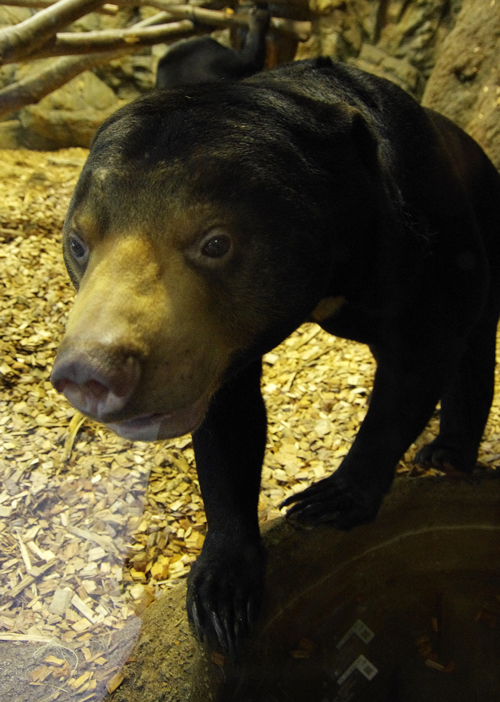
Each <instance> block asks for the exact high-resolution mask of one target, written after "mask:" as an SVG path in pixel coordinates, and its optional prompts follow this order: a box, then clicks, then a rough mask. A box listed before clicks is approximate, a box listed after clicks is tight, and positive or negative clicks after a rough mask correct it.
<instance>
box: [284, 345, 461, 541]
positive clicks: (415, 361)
mask: <svg viewBox="0 0 500 702" xmlns="http://www.w3.org/2000/svg"><path fill="white" fill-rule="evenodd" d="M457 346H459V345H457ZM375 351H376V358H377V364H378V365H377V372H376V374H375V381H374V385H373V392H372V396H371V400H370V406H369V408H368V412H367V414H366V417H365V419H364V421H363V423H362V425H361V428H360V430H359V432H358V435H357V436H356V439H355V441H354V443H353V445H352V447H351V450H350V451H349V453H348V455H347V456H346V458H345V459H344V461H343V462H342V463H341V465H340V466H339V468H338V469H337V470H336V471H335V473H333V475H331V476H329V477H328V478H325V479H324V480H321V481H320V482H318V483H315V484H313V485H311V486H310V487H308V488H306V489H305V490H304V491H303V492H299V493H297V494H295V495H292V496H291V497H289V498H288V499H286V500H285V501H284V502H283V505H282V506H289V505H292V506H291V508H290V509H289V511H288V513H287V516H288V517H291V518H293V519H294V520H297V521H299V522H301V523H303V524H306V525H309V526H315V525H317V524H325V523H329V524H331V525H333V526H335V527H337V528H339V529H351V528H352V527H355V526H357V525H358V524H362V523H364V522H370V521H372V520H373V519H374V518H375V517H376V515H377V512H378V510H379V507H380V505H381V503H382V500H383V497H384V495H385V493H386V492H387V491H388V490H389V488H390V485H391V483H392V480H393V478H394V474H395V469H396V465H397V462H398V461H399V459H400V458H401V456H402V455H403V454H404V452H405V451H406V450H407V449H408V448H409V446H410V445H411V444H412V443H413V442H414V441H415V439H416V438H417V437H418V435H419V434H420V433H421V432H422V431H423V429H424V428H425V425H426V424H427V422H428V420H429V418H430V416H431V414H432V412H433V410H434V408H435V406H436V404H437V403H438V401H439V399H440V397H441V393H442V389H443V386H444V384H445V382H446V379H447V377H448V376H449V374H450V373H452V372H453V369H454V368H455V367H456V365H457V362H458V358H457V352H455V351H453V348H452V347H451V348H450V347H448V351H447V350H446V348H445V346H444V344H442V348H441V349H439V348H436V347H435V346H432V345H431V344H425V343H419V342H418V340H417V339H414V341H413V343H412V344H410V345H401V346H400V347H397V348H392V349H391V348H385V349H384V348H377V349H375Z"/></svg>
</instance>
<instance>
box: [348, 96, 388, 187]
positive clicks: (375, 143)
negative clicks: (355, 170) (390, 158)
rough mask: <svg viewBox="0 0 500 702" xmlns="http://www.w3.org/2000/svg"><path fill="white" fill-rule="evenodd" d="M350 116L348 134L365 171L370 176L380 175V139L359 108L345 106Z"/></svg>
mask: <svg viewBox="0 0 500 702" xmlns="http://www.w3.org/2000/svg"><path fill="white" fill-rule="evenodd" d="M347 110H348V113H349V117H350V136H351V139H352V141H353V142H354V145H355V147H356V149H357V151H358V153H359V156H360V157H361V159H362V161H363V163H364V165H365V167H366V169H367V171H368V172H369V173H370V175H371V176H372V177H377V176H379V175H380V171H381V167H382V164H381V163H380V156H381V154H380V150H381V144H380V140H379V139H377V137H376V135H375V133H374V132H373V131H372V129H371V128H370V126H369V125H368V123H367V121H366V119H365V118H364V116H363V115H362V114H361V112H360V111H359V110H357V109H356V108H354V107H348V108H347Z"/></svg>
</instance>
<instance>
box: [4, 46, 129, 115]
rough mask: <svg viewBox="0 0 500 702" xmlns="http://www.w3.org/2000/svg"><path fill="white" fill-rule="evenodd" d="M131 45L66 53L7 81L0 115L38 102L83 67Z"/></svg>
mask: <svg viewBox="0 0 500 702" xmlns="http://www.w3.org/2000/svg"><path fill="white" fill-rule="evenodd" d="M134 49H135V47H134V46H130V47H127V48H126V49H125V48H124V49H122V50H121V51H115V52H106V53H102V54H90V55H89V56H85V57H84V58H81V57H80V56H78V57H76V58H75V57H69V58H62V59H59V60H58V61H54V62H53V63H52V64H51V65H50V66H49V67H47V68H44V69H42V70H41V71H39V72H38V73H36V74H35V75H30V76H26V77H25V78H22V79H21V80H19V81H17V83H13V84H12V85H8V86H7V87H5V88H2V90H0V117H3V116H4V115H7V114H9V113H11V112H16V111H17V110H19V109H20V108H21V107H25V105H31V104H33V103H35V102H38V101H39V100H41V99H42V98H43V97H45V96H46V95H48V94H49V93H51V92H52V91H53V90H56V89H57V88H60V87H61V86H63V85H64V84H65V83H68V81H70V80H71V79H72V78H75V77H76V76H77V75H79V74H80V73H83V71H87V70H89V69H91V68H95V67H96V66H100V65H101V64H103V63H108V61H111V60H112V59H115V58H120V57H121V56H124V55H126V54H127V53H132V52H133V51H134Z"/></svg>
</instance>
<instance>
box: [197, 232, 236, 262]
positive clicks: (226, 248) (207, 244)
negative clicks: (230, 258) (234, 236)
mask: <svg viewBox="0 0 500 702" xmlns="http://www.w3.org/2000/svg"><path fill="white" fill-rule="evenodd" d="M231 246H232V241H231V237H230V236H228V235H227V234H224V233H221V232H220V233H219V232H217V233H216V234H215V233H214V234H211V235H209V236H208V237H206V238H205V239H204V241H203V242H202V244H201V253H202V254H203V256H206V257H207V258H224V256H226V255H227V254H228V253H229V252H230V250H231Z"/></svg>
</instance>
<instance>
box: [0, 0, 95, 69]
mask: <svg viewBox="0 0 500 702" xmlns="http://www.w3.org/2000/svg"><path fill="white" fill-rule="evenodd" d="M102 4H103V0H59V2H56V3H55V5H52V6H51V7H48V8H46V9H44V10H40V12H37V13H36V15H33V17H29V18H28V19H27V20H24V22H19V24H16V25H14V26H13V27H5V28H4V29H0V65H1V64H2V63H5V62H6V61H10V62H12V61H19V60H21V59H23V58H25V57H26V56H28V55H29V54H33V52H34V51H35V50H36V49H38V48H39V47H40V46H42V45H43V44H45V43H46V41H47V40H48V39H50V37H52V36H54V34H56V32H57V31H58V30H59V29H62V28H63V27H66V26H67V25H68V24H71V22H74V21H75V20H77V19H79V18H80V17H82V15H85V14H87V12H92V11H93V10H95V9H96V8H98V7H100V6H101V5H102Z"/></svg>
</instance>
